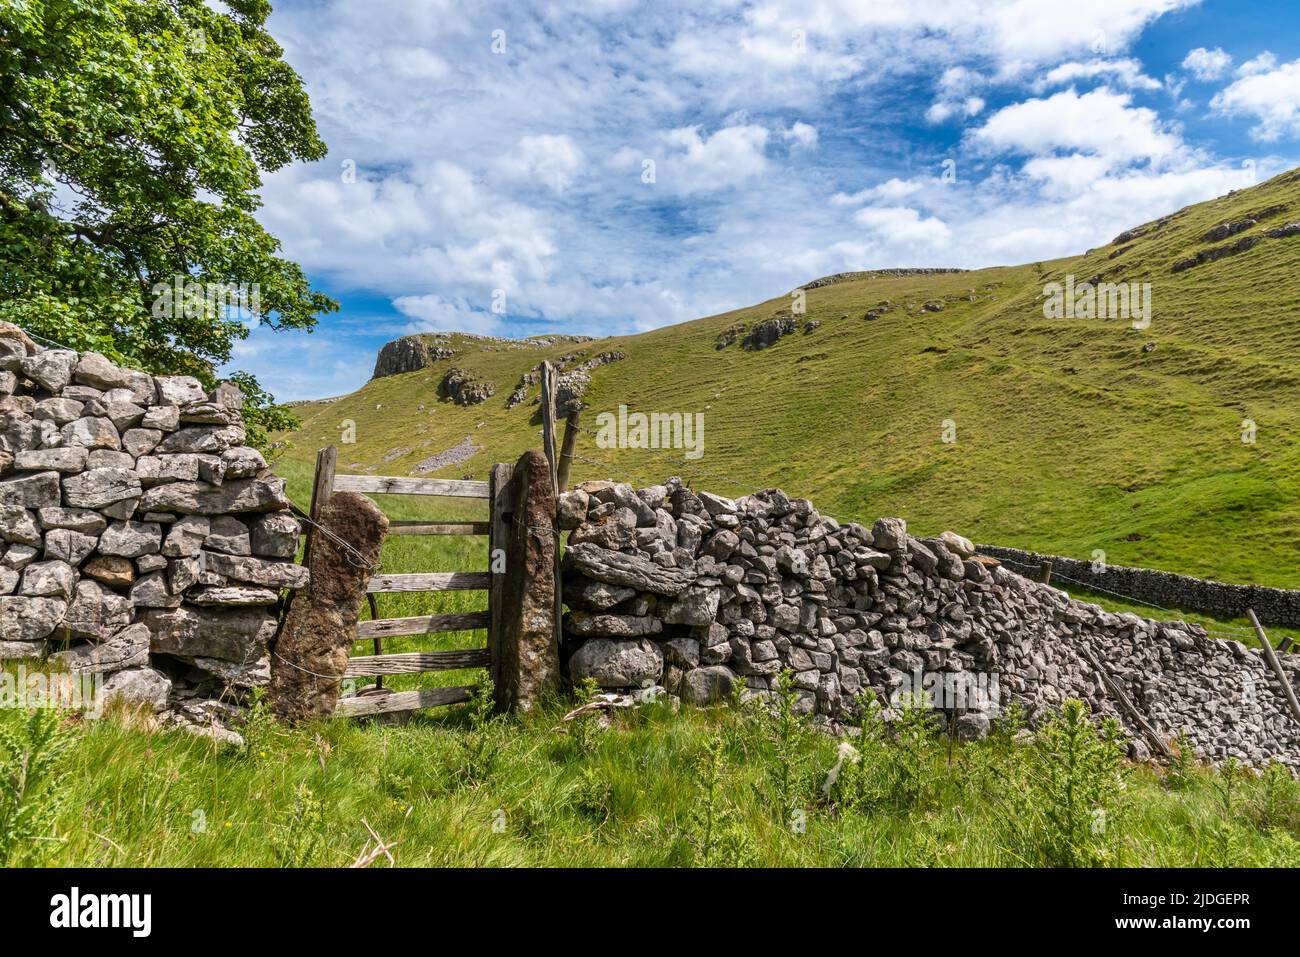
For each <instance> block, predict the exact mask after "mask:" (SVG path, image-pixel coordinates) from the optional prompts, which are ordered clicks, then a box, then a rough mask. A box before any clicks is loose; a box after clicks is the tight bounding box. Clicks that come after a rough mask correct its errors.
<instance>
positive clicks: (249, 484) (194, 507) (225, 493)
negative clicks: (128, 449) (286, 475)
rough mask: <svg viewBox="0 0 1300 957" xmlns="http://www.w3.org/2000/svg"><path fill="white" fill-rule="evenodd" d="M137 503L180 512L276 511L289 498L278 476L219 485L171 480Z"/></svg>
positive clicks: (145, 508) (287, 501) (150, 509)
mask: <svg viewBox="0 0 1300 957" xmlns="http://www.w3.org/2000/svg"><path fill="white" fill-rule="evenodd" d="M140 507H141V508H142V509H144V510H145V511H159V512H178V513H180V514H182V515H219V514H222V513H239V512H271V511H279V510H280V509H285V508H288V507H289V500H288V498H287V497H286V496H285V494H284V479H281V478H265V479H260V478H259V479H236V480H234V481H232V482H227V483H226V484H225V485H221V486H215V485H208V484H207V483H204V482H172V483H171V484H169V485H160V486H158V487H156V488H151V489H149V490H148V491H147V492H145V493H144V496H143V497H142V498H141V499H140Z"/></svg>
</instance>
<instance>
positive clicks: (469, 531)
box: [388, 522, 492, 535]
mask: <svg viewBox="0 0 1300 957" xmlns="http://www.w3.org/2000/svg"><path fill="white" fill-rule="evenodd" d="M491 528H492V523H491V522H389V523H388V534H389V535H487V534H488V533H489V532H490V531H491Z"/></svg>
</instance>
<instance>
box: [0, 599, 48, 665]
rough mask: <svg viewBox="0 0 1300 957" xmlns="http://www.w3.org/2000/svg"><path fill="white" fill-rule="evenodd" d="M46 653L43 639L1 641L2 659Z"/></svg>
mask: <svg viewBox="0 0 1300 957" xmlns="http://www.w3.org/2000/svg"><path fill="white" fill-rule="evenodd" d="M0 607H3V606H0ZM44 654H45V642H43V641H0V661H17V660H20V659H23V658H29V659H30V658H40V657H43V656H44Z"/></svg>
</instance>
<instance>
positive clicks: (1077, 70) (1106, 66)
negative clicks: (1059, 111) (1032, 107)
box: [1036, 57, 1160, 90]
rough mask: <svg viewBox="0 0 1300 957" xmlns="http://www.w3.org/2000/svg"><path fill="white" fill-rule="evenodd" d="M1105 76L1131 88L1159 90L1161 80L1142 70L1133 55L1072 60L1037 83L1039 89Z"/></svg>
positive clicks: (1052, 70) (1113, 81) (1111, 81)
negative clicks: (1118, 57) (1105, 58)
mask: <svg viewBox="0 0 1300 957" xmlns="http://www.w3.org/2000/svg"><path fill="white" fill-rule="evenodd" d="M1102 77H1104V78H1105V79H1106V81H1107V82H1109V83H1114V84H1115V85H1117V86H1122V87H1126V88H1128V89H1131V90H1158V89H1160V81H1159V80H1157V79H1154V78H1153V77H1149V76H1147V75H1146V74H1145V73H1143V72H1142V64H1141V63H1140V62H1139V61H1138V60H1134V59H1132V58H1131V57H1125V58H1123V59H1118V60H1103V59H1094V60H1088V61H1087V62H1078V61H1072V62H1070V63H1062V64H1061V65H1060V66H1057V67H1054V68H1052V69H1051V70H1049V71H1048V72H1047V74H1046V75H1045V76H1044V77H1043V78H1042V79H1041V80H1040V81H1039V82H1038V83H1037V84H1036V86H1037V87H1038V88H1039V89H1047V88H1049V87H1053V86H1063V85H1065V84H1068V83H1074V82H1075V81H1077V80H1095V79H1098V78H1102Z"/></svg>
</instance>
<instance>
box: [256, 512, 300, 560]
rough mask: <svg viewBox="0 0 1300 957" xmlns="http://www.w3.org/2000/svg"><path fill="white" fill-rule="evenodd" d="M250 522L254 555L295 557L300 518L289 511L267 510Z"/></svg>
mask: <svg viewBox="0 0 1300 957" xmlns="http://www.w3.org/2000/svg"><path fill="white" fill-rule="evenodd" d="M249 524H250V531H251V538H250V542H251V545H252V550H253V554H254V555H263V556H266V557H268V558H293V557H294V555H296V554H297V553H298V533H299V528H298V520H297V519H296V518H294V517H293V516H292V515H290V514H289V513H288V512H267V513H266V514H265V515H261V516H259V517H257V518H255V519H253V521H252V522H250V523H249Z"/></svg>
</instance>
